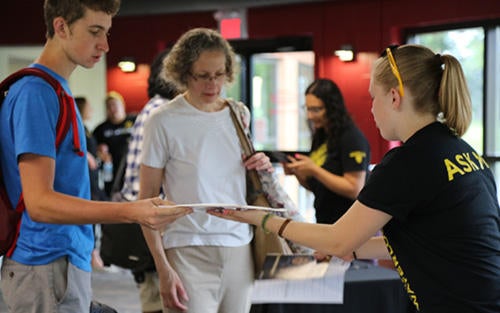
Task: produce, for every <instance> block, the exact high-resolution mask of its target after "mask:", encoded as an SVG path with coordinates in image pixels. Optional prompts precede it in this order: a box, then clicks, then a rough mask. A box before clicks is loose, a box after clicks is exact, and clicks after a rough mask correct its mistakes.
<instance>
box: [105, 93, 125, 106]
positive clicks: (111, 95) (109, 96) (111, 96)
mask: <svg viewBox="0 0 500 313" xmlns="http://www.w3.org/2000/svg"><path fill="white" fill-rule="evenodd" d="M111 99H116V100H118V101H120V102H121V103H122V104H123V105H125V100H124V99H123V96H122V95H121V94H120V93H119V92H117V91H114V90H111V91H110V92H108V93H107V94H106V99H105V100H104V101H105V102H106V103H108V101H109V100H111Z"/></svg>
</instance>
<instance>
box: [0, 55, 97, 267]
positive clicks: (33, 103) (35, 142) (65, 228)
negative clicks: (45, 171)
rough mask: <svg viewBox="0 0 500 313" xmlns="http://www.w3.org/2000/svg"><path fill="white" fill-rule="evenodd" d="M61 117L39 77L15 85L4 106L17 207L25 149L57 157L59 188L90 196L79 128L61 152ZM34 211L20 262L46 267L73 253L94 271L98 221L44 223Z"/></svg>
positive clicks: (8, 170) (8, 171)
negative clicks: (78, 148) (77, 144)
mask: <svg viewBox="0 0 500 313" xmlns="http://www.w3.org/2000/svg"><path fill="white" fill-rule="evenodd" d="M32 66H33V67H37V68H40V69H42V70H44V71H46V72H48V73H49V74H50V75H51V76H53V77H55V78H56V79H57V80H58V81H59V83H61V85H62V86H63V88H64V90H65V91H66V92H67V93H68V94H70V95H71V91H70V89H69V86H68V82H67V81H66V80H65V79H64V78H62V77H61V76H59V75H57V74H56V73H54V72H53V71H51V70H49V69H48V68H46V67H44V66H42V65H39V64H33V65H32ZM75 110H76V108H75ZM76 113H77V120H78V134H79V140H80V143H81V145H82V151H86V150H87V148H86V144H85V130H84V127H83V123H82V120H81V117H80V114H79V113H78V110H76ZM58 117H59V100H58V98H57V94H56V92H55V91H54V89H53V88H52V87H51V86H50V84H49V83H47V82H46V81H45V80H43V79H42V78H39V77H35V76H27V77H24V78H22V79H20V80H19V81H18V82H16V83H15V84H13V85H12V86H11V88H10V90H9V93H8V94H7V97H6V98H5V100H4V102H3V104H2V105H1V107H0V161H1V166H2V172H3V176H4V181H5V182H6V189H7V193H8V195H9V198H10V201H11V203H12V204H13V206H14V207H15V205H16V204H17V201H18V199H19V195H20V193H21V183H20V177H19V169H18V164H17V160H18V158H19V156H20V155H22V154H24V153H32V154H36V155H41V156H47V157H50V158H53V159H55V161H56V165H55V175H54V190H56V191H57V192H61V193H64V194H67V195H71V196H75V197H79V198H84V199H90V183H89V176H88V165H87V158H86V156H83V157H82V156H78V155H77V154H76V153H75V152H74V151H73V126H70V128H69V130H68V132H67V134H66V136H65V138H64V140H63V141H62V143H61V145H60V147H59V149H58V151H57V153H56V148H55V137H56V125H57V121H58ZM72 209H75V210H78V208H72ZM28 210H29V208H27V210H25V211H24V213H23V217H22V221H21V230H20V235H19V238H18V240H17V246H16V249H15V250H14V253H13V254H12V259H13V260H14V261H16V262H19V263H22V264H27V265H42V264H47V263H50V262H52V261H54V260H56V259H58V258H60V257H63V256H67V257H68V260H69V262H70V263H72V264H73V265H75V266H76V267H78V268H80V269H82V270H85V271H90V270H91V266H90V256H91V252H92V249H93V245H94V235H93V230H92V225H66V224H47V223H38V222H35V221H33V220H32V219H31V218H30V216H29V214H28Z"/></svg>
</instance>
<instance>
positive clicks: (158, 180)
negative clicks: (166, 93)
mask: <svg viewBox="0 0 500 313" xmlns="http://www.w3.org/2000/svg"><path fill="white" fill-rule="evenodd" d="M234 66H235V60H234V52H233V50H232V48H231V46H230V45H229V43H228V42H227V41H226V40H225V39H224V38H222V36H221V35H220V34H219V33H218V32H217V31H214V30H210V29H206V28H196V29H192V30H189V31H188V32H186V33H184V34H183V35H182V36H181V38H180V39H179V40H178V41H177V42H176V43H175V45H174V46H173V48H172V50H171V51H170V53H169V54H168V56H167V57H166V59H165V61H164V75H165V78H166V80H171V81H173V82H174V83H175V84H176V85H177V86H178V88H179V89H180V90H181V91H182V92H183V93H182V94H180V95H179V96H177V97H176V98H174V99H173V100H172V101H170V102H169V103H167V104H165V105H163V106H161V107H159V108H158V109H156V110H155V111H154V112H153V114H151V115H150V117H149V119H148V121H147V123H146V124H145V127H144V141H143V149H142V157H141V162H142V163H141V166H140V176H139V177H140V191H139V199H143V198H148V197H149V196H150V195H155V196H157V195H158V194H159V193H160V190H163V192H164V193H165V195H166V197H167V199H170V200H172V201H176V202H177V203H200V202H201V203H235V204H246V188H245V187H246V184H245V171H246V170H247V169H256V170H259V171H271V170H272V164H271V162H270V161H269V158H268V157H267V156H266V155H265V154H264V153H262V152H260V153H256V154H254V155H253V156H252V157H250V158H248V159H246V160H243V157H242V155H243V152H242V148H241V146H240V142H239V138H238V136H237V133H236V128H235V126H234V123H233V121H232V119H231V116H230V108H229V106H228V103H227V100H226V99H223V98H222V97H221V91H222V88H223V86H224V83H226V82H232V81H233V79H234V75H235V73H234V70H235V69H234ZM236 105H237V106H239V107H241V109H242V110H244V112H245V116H244V119H243V120H244V121H245V122H246V123H245V125H248V122H249V119H250V114H249V111H248V109H247V108H246V107H245V106H244V105H243V104H242V103H237V104H236ZM247 127H248V126H247ZM178 222H179V223H175V225H172V227H167V228H166V229H165V233H164V234H161V233H160V232H158V231H149V230H147V229H146V228H144V227H143V232H144V236H145V238H146V241H147V243H148V246H149V248H150V250H151V253H152V255H153V257H154V259H155V265H156V269H157V271H158V275H159V280H160V293H161V296H162V299H163V303H164V306H166V307H167V308H168V309H169V310H168V312H178V311H188V312H205V313H217V312H218V313H247V312H248V311H249V310H250V292H251V289H252V284H253V277H254V273H253V260H252V252H251V247H250V241H251V239H252V229H251V228H250V227H249V225H244V224H240V223H234V222H231V221H226V220H223V219H219V218H216V217H213V216H211V215H208V214H206V213H205V212H202V211H198V212H196V211H195V212H194V213H193V214H191V215H190V217H189V218H185V219H180V220H179V221H178Z"/></svg>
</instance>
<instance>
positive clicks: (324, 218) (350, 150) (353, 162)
mask: <svg viewBox="0 0 500 313" xmlns="http://www.w3.org/2000/svg"><path fill="white" fill-rule="evenodd" d="M334 146H335V149H331V150H332V151H330V149H327V148H326V143H325V144H324V145H322V146H320V147H319V148H318V149H316V150H315V151H312V152H311V155H310V157H311V159H312V160H313V161H315V163H318V162H319V163H320V164H318V165H320V166H322V167H323V168H324V169H326V170H327V171H329V172H330V173H333V174H335V175H339V176H342V175H343V174H344V173H346V172H355V171H366V172H367V173H368V165H369V162H370V145H369V144H368V140H366V137H365V136H364V135H363V133H362V132H361V131H360V130H359V129H358V128H357V127H356V125H354V124H350V125H348V126H347V127H346V128H345V129H344V131H343V132H342V135H341V137H340V142H338V143H336V144H335V145H334ZM307 183H308V185H309V188H310V189H311V191H312V192H313V193H314V208H315V210H316V222H318V223H328V224H331V223H334V222H335V221H336V220H338V219H339V218H340V217H341V216H342V215H343V214H344V213H345V212H346V211H347V210H348V209H349V207H350V206H351V205H352V203H353V202H354V200H353V199H349V198H346V197H344V196H341V195H338V194H336V193H334V192H333V191H331V190H329V189H328V188H327V187H326V186H325V185H323V184H322V183H321V182H319V181H318V180H317V179H315V178H309V179H308V180H307Z"/></svg>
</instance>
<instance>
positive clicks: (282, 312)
mask: <svg viewBox="0 0 500 313" xmlns="http://www.w3.org/2000/svg"><path fill="white" fill-rule="evenodd" d="M250 312H251V313H323V312H324V313H326V312H328V313H337V312H338V313H340V312H342V313H350V312H352V313H408V312H413V306H412V305H411V303H410V301H409V298H408V295H407V293H406V291H405V290H404V289H403V284H402V283H401V280H400V278H399V276H398V274H397V273H396V272H395V271H393V270H389V269H386V268H383V267H379V266H376V265H373V264H371V263H367V262H363V261H354V262H353V263H352V264H351V267H350V268H349V269H348V270H347V272H346V275H345V284H344V303H343V304H309V303H292V304H290V303H287V304H279V303H270V304H254V305H252V308H251V310H250Z"/></svg>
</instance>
